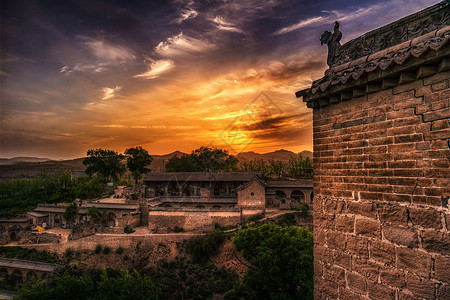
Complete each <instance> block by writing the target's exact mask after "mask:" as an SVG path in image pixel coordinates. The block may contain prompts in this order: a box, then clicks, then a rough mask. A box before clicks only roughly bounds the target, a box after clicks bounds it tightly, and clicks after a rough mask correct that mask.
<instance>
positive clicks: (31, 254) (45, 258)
mask: <svg viewBox="0 0 450 300" xmlns="http://www.w3.org/2000/svg"><path fill="white" fill-rule="evenodd" d="M0 257H4V258H17V259H24V260H32V261H40V262H46V263H57V262H59V259H58V255H56V254H55V253H50V252H47V251H37V250H36V249H27V248H22V247H17V246H13V247H8V246H6V247H0Z"/></svg>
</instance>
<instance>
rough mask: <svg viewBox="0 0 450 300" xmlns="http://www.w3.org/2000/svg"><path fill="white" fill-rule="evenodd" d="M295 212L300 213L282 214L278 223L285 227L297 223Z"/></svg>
mask: <svg viewBox="0 0 450 300" xmlns="http://www.w3.org/2000/svg"><path fill="white" fill-rule="evenodd" d="M295 214H298V213H289V214H284V215H282V216H281V217H280V218H279V219H278V222H277V223H278V225H280V226H283V227H286V226H292V225H296V224H297V221H296V220H295Z"/></svg>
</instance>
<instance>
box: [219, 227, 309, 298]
mask: <svg viewBox="0 0 450 300" xmlns="http://www.w3.org/2000/svg"><path fill="white" fill-rule="evenodd" d="M232 241H233V244H234V245H235V247H236V249H237V250H238V251H242V255H243V257H244V258H245V259H246V260H247V261H249V262H250V263H251V265H252V266H253V268H250V269H249V270H248V271H247V273H246V274H245V276H244V278H243V280H242V282H241V284H240V285H238V286H236V287H235V289H234V291H233V292H230V293H227V294H228V295H227V297H224V299H232V298H237V299H240V298H241V297H243V298H245V299H312V298H313V275H314V271H313V235H312V233H310V232H309V230H308V229H306V228H302V227H298V226H289V227H281V226H278V225H274V224H265V225H262V226H260V227H257V226H252V225H250V226H249V227H248V228H246V229H241V230H239V231H238V232H237V233H236V235H235V236H234V237H233V240H232Z"/></svg>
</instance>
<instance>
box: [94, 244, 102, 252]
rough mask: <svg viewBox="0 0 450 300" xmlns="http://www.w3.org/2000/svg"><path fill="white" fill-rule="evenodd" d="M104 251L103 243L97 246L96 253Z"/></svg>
mask: <svg viewBox="0 0 450 300" xmlns="http://www.w3.org/2000/svg"><path fill="white" fill-rule="evenodd" d="M101 251H102V245H100V244H98V245H97V246H95V251H94V252H95V254H99V253H100V252H101Z"/></svg>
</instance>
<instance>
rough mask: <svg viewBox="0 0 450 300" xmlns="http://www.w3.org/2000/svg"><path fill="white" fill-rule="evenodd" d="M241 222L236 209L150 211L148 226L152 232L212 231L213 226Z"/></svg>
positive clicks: (239, 214)
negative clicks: (173, 230)
mask: <svg viewBox="0 0 450 300" xmlns="http://www.w3.org/2000/svg"><path fill="white" fill-rule="evenodd" d="M240 221H241V212H240V211H239V210H237V209H234V210H230V211H225V210H220V211H200V210H151V211H149V218H148V226H149V228H150V229H152V230H156V231H158V230H160V231H161V230H164V229H167V228H169V227H170V228H175V227H178V228H183V229H184V230H187V231H192V230H203V229H209V230H211V229H213V228H214V224H215V223H217V224H219V225H221V226H229V225H237V224H239V223H240Z"/></svg>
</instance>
